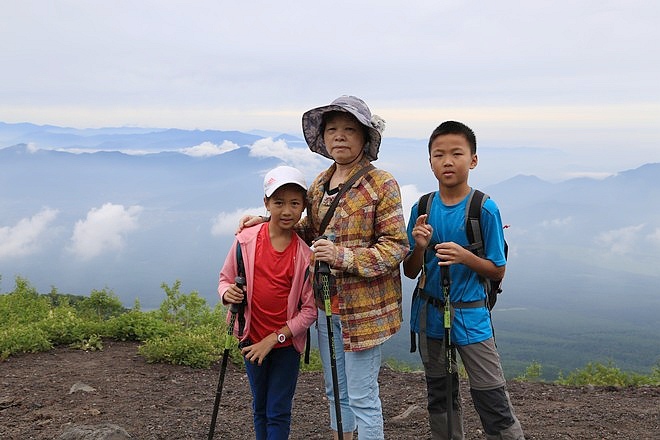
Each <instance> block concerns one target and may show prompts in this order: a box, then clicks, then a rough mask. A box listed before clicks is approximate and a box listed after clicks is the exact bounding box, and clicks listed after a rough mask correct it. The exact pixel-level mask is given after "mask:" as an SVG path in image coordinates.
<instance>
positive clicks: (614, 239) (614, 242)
mask: <svg viewBox="0 0 660 440" xmlns="http://www.w3.org/2000/svg"><path fill="white" fill-rule="evenodd" d="M643 228H644V224H641V225H636V226H626V227H625V228H620V229H613V230H611V231H606V232H603V233H601V234H599V235H598V237H596V243H597V244H600V245H602V246H605V247H607V248H608V250H609V252H610V253H612V254H619V255H623V254H628V253H630V252H632V251H634V250H635V249H636V248H637V246H638V244H639V243H640V241H641V238H642V237H641V234H640V233H641V231H642V229H643Z"/></svg>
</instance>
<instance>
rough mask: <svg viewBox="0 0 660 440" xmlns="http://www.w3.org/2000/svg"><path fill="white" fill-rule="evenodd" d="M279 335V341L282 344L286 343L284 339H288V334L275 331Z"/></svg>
mask: <svg viewBox="0 0 660 440" xmlns="http://www.w3.org/2000/svg"><path fill="white" fill-rule="evenodd" d="M275 334H276V335H277V342H279V343H280V344H284V341H286V335H285V334H284V333H275Z"/></svg>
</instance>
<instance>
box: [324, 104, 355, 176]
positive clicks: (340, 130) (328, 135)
mask: <svg viewBox="0 0 660 440" xmlns="http://www.w3.org/2000/svg"><path fill="white" fill-rule="evenodd" d="M323 142H324V143H325V147H326V148H327V149H328V153H330V156H332V158H333V159H334V160H335V162H337V163H338V164H346V163H351V162H352V161H353V160H355V159H356V158H357V157H358V156H359V155H360V153H361V152H362V150H363V148H364V144H365V143H366V139H365V137H364V129H363V128H362V124H360V122H359V121H358V120H357V119H355V117H354V116H353V115H351V114H349V113H335V114H333V115H331V116H329V117H328V120H327V121H326V123H325V129H324V130H323Z"/></svg>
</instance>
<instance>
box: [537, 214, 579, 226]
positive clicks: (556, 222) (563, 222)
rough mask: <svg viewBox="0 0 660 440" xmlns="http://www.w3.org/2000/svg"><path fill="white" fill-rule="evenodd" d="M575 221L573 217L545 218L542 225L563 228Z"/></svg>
mask: <svg viewBox="0 0 660 440" xmlns="http://www.w3.org/2000/svg"><path fill="white" fill-rule="evenodd" d="M572 222H573V217H564V218H555V219H552V220H543V221H542V222H541V226H542V227H544V228H562V227H564V226H568V225H569V224H571V223H572Z"/></svg>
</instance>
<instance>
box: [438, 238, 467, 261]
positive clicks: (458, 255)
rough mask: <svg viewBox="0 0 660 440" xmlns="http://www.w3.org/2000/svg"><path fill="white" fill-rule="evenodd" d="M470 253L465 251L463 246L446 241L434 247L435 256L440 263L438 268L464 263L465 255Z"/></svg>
mask: <svg viewBox="0 0 660 440" xmlns="http://www.w3.org/2000/svg"><path fill="white" fill-rule="evenodd" d="M466 253H467V254H470V255H472V253H471V252H470V251H468V250H466V249H465V248H464V247H463V246H461V245H459V244H456V243H454V242H453V241H447V242H444V243H440V244H437V245H435V256H436V257H438V260H440V262H439V263H438V265H439V266H450V265H452V264H457V263H465V255H466Z"/></svg>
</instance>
